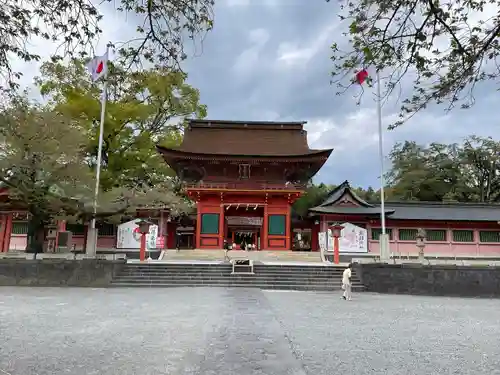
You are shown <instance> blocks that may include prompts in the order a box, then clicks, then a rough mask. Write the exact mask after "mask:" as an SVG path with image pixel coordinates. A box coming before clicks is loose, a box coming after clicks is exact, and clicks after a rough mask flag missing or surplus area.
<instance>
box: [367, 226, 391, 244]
mask: <svg viewBox="0 0 500 375" xmlns="http://www.w3.org/2000/svg"><path fill="white" fill-rule="evenodd" d="M371 233H372V240H374V241H378V240H379V239H380V235H381V234H382V228H372V229H371ZM385 233H386V234H388V235H389V240H392V229H391V228H385Z"/></svg>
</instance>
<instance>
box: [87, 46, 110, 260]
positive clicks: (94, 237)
mask: <svg viewBox="0 0 500 375" xmlns="http://www.w3.org/2000/svg"><path fill="white" fill-rule="evenodd" d="M108 53H109V43H108V44H107V45H106V55H105V56H109V55H108ZM106 64H107V61H106ZM107 89H108V69H106V70H105V71H104V84H103V87H102V97H101V121H100V124H99V143H98V146H97V165H96V174H95V190H94V207H93V209H94V210H93V212H94V215H93V217H92V221H91V222H90V230H91V233H92V235H91V241H92V244H91V247H90V251H91V252H92V254H89V255H96V254H97V231H96V228H95V224H96V214H97V198H98V196H99V183H100V179H101V163H102V143H103V137H104V118H105V115H106V101H107Z"/></svg>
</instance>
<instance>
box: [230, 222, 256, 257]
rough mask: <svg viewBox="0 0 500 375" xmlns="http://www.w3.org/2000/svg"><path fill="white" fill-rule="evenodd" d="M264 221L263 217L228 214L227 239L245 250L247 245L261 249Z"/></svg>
mask: <svg viewBox="0 0 500 375" xmlns="http://www.w3.org/2000/svg"><path fill="white" fill-rule="evenodd" d="M262 221H263V219H262V217H255V216H227V217H226V228H227V233H226V236H227V237H226V238H227V240H228V241H229V242H230V243H231V244H236V245H237V246H236V248H237V249H241V250H244V249H245V246H247V245H252V248H253V249H255V250H258V249H260V247H261V246H260V234H261V230H262Z"/></svg>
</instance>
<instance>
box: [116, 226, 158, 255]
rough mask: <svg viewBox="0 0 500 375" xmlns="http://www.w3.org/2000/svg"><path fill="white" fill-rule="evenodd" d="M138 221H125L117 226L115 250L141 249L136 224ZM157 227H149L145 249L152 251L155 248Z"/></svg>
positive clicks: (139, 234) (139, 235)
mask: <svg viewBox="0 0 500 375" xmlns="http://www.w3.org/2000/svg"><path fill="white" fill-rule="evenodd" d="M138 221H139V219H136V220H131V221H127V222H126V223H123V224H120V225H118V230H117V233H116V248H117V249H140V248H141V233H140V232H139V227H138V226H137V224H136V223H137V222H138ZM157 239H158V225H151V226H150V227H149V233H148V234H146V248H147V249H149V250H153V249H156V248H157Z"/></svg>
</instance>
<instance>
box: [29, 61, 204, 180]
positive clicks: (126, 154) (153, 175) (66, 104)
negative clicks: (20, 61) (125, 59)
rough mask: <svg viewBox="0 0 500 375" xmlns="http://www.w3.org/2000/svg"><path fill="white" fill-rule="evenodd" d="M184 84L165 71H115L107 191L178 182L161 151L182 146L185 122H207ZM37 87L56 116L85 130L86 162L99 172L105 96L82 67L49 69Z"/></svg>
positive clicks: (106, 147) (107, 128)
mask: <svg viewBox="0 0 500 375" xmlns="http://www.w3.org/2000/svg"><path fill="white" fill-rule="evenodd" d="M185 81H186V75H185V74H184V73H182V72H176V71H174V72H172V71H170V70H167V69H165V68H155V69H151V70H144V71H141V72H130V71H127V70H126V67H124V66H123V65H111V67H110V74H109V82H108V99H107V103H106V117H105V121H104V137H103V139H104V141H103V150H102V161H103V164H102V179H101V181H102V187H103V189H104V190H109V189H111V188H115V187H126V186H132V187H133V186H136V185H138V184H139V185H143V184H144V185H148V186H151V187H152V186H155V185H157V184H161V183H162V182H164V181H165V180H172V179H175V177H174V176H175V173H173V172H172V170H171V169H170V168H169V167H168V165H166V163H165V162H164V160H163V159H162V158H161V156H160V155H159V154H158V152H157V151H156V145H157V144H161V145H164V146H168V147H171V146H176V145H179V144H180V142H181V141H182V133H183V130H184V125H185V123H186V120H187V119H188V118H203V117H205V116H206V107H205V106H204V105H201V104H200V102H199V101H200V94H199V91H198V90H197V89H195V88H193V87H191V86H189V85H188V84H186V82H185ZM36 82H37V84H38V87H39V88H40V91H41V93H42V94H43V95H44V96H45V98H47V99H48V102H49V105H50V106H51V107H53V108H54V110H56V111H58V112H61V113H64V114H67V115H68V116H72V117H75V118H78V119H80V121H82V122H83V123H84V124H85V126H86V128H87V129H88V130H89V133H90V134H89V137H90V142H89V145H88V147H87V150H86V151H87V155H88V158H87V159H86V160H87V163H88V165H89V166H90V167H91V168H95V166H96V161H97V147H98V136H99V119H100V110H101V95H102V94H101V90H100V88H99V86H98V85H96V84H93V83H92V82H91V81H90V79H89V75H88V73H87V72H86V70H85V67H84V64H83V62H82V61H79V60H74V61H73V62H72V63H70V64H69V65H64V64H61V63H58V62H56V63H54V62H48V63H45V64H44V65H43V66H42V69H41V76H40V77H39V78H37V80H36Z"/></svg>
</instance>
